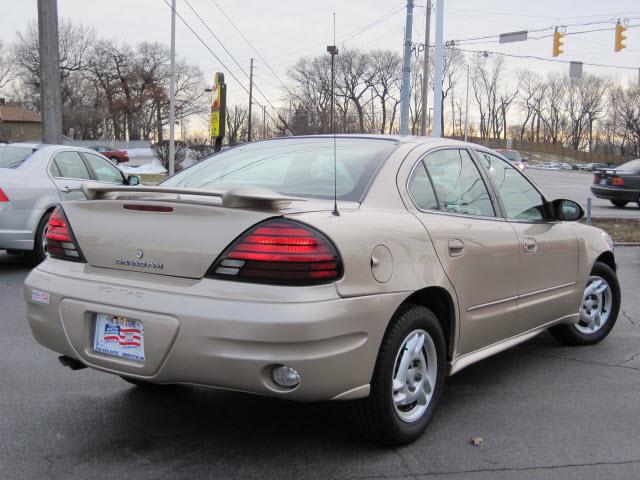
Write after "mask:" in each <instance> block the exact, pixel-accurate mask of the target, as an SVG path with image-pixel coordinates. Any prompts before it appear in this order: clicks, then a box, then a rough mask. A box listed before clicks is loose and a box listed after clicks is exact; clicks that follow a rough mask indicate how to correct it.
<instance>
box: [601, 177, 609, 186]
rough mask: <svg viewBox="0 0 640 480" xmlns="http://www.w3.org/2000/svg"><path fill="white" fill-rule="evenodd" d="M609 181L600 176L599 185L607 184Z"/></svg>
mask: <svg viewBox="0 0 640 480" xmlns="http://www.w3.org/2000/svg"><path fill="white" fill-rule="evenodd" d="M608 183H609V179H607V178H601V179H600V185H607V184H608Z"/></svg>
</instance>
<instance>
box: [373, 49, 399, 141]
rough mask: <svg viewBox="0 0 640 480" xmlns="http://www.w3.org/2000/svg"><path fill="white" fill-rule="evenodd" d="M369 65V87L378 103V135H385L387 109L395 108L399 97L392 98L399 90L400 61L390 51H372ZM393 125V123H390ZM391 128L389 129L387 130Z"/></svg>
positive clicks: (395, 54) (394, 53)
mask: <svg viewBox="0 0 640 480" xmlns="http://www.w3.org/2000/svg"><path fill="white" fill-rule="evenodd" d="M370 58H371V60H370V61H371V65H372V68H373V71H374V74H373V76H372V77H371V85H370V87H371V88H372V89H373V91H374V94H375V96H376V97H377V98H378V99H379V101H380V112H381V117H380V133H385V131H387V130H386V128H387V122H388V113H387V112H388V108H389V104H392V105H393V106H392V108H393V109H394V111H395V107H396V106H397V104H398V102H399V96H398V95H396V98H394V97H393V95H394V93H396V92H398V91H399V89H400V80H401V77H400V72H401V64H402V59H401V58H400V55H398V54H397V53H396V52H393V51H391V50H374V51H373V52H371V53H370ZM391 123H392V124H393V121H392V122H391ZM390 129H391V126H390V127H389V130H390Z"/></svg>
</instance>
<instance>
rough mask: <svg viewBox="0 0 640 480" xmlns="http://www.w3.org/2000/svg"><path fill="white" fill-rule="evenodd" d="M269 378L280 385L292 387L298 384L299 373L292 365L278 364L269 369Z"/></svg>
mask: <svg viewBox="0 0 640 480" xmlns="http://www.w3.org/2000/svg"><path fill="white" fill-rule="evenodd" d="M271 379H272V380H273V381H274V383H275V384H276V385H278V386H280V387H285V388H293V387H297V386H298V385H299V384H300V373H299V372H298V371H297V370H296V369H295V368H293V367H289V366H287V365H280V366H278V367H274V369H273V370H271Z"/></svg>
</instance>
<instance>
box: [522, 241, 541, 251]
mask: <svg viewBox="0 0 640 480" xmlns="http://www.w3.org/2000/svg"><path fill="white" fill-rule="evenodd" d="M522 245H523V246H524V251H525V252H526V253H535V252H536V250H538V244H537V243H536V241H535V240H534V239H533V238H525V239H524V242H522Z"/></svg>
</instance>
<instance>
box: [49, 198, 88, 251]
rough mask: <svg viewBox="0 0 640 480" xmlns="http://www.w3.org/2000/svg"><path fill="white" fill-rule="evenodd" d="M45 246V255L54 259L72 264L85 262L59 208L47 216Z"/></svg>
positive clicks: (67, 222)
mask: <svg viewBox="0 0 640 480" xmlns="http://www.w3.org/2000/svg"><path fill="white" fill-rule="evenodd" d="M46 244H47V253H48V254H49V255H50V256H52V257H54V258H61V259H63V260H71V261H74V262H84V261H85V260H84V256H83V255H82V252H81V251H80V247H79V246H78V242H76V239H75V237H74V236H73V232H72V231H71V227H70V226H69V221H68V220H67V217H66V216H65V214H64V212H63V210H62V208H61V207H56V208H55V210H54V211H53V212H52V213H51V216H49V223H48V224H47V234H46Z"/></svg>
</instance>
